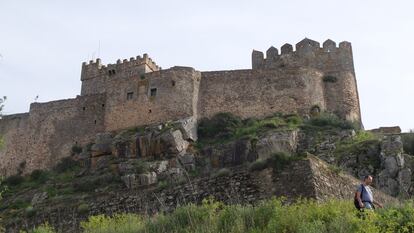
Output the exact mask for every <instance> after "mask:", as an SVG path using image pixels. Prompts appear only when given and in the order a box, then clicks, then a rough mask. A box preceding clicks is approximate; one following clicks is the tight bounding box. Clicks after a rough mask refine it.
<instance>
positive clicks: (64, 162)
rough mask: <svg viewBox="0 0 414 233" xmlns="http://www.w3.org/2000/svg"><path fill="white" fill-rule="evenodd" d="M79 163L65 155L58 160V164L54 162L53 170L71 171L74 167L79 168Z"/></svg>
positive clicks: (60, 171)
mask: <svg viewBox="0 0 414 233" xmlns="http://www.w3.org/2000/svg"><path fill="white" fill-rule="evenodd" d="M79 166H80V163H79V162H78V161H75V160H73V159H72V158H70V157H66V158H63V159H61V160H60V162H59V163H58V164H56V166H55V168H54V170H55V171H56V172H58V173H63V172H66V171H73V170H75V168H79Z"/></svg>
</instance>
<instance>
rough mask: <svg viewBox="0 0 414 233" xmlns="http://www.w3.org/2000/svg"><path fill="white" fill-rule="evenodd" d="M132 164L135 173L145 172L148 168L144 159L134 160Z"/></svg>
mask: <svg viewBox="0 0 414 233" xmlns="http://www.w3.org/2000/svg"><path fill="white" fill-rule="evenodd" d="M133 165H134V168H135V173H137V174H144V173H147V172H148V171H149V169H150V167H149V165H148V163H147V162H145V161H142V160H141V159H138V160H136V161H134V163H133Z"/></svg>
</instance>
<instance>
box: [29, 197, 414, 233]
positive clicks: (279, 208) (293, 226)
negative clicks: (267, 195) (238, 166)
mask: <svg viewBox="0 0 414 233" xmlns="http://www.w3.org/2000/svg"><path fill="white" fill-rule="evenodd" d="M283 203H284V200H283V199H272V200H267V201H264V202H261V203H259V204H257V205H255V206H251V205H246V206H242V205H224V204H222V203H220V202H215V201H211V200H210V201H207V200H204V201H203V204H202V205H200V206H196V205H193V204H190V205H186V206H182V207H179V208H177V209H176V210H175V211H174V212H172V213H170V214H158V215H156V216H154V217H144V216H140V215H135V214H117V215H114V216H113V217H107V216H104V215H98V216H91V217H89V219H88V220H87V221H84V222H82V223H81V227H82V229H83V232H85V233H86V232H87V233H98V232H99V233H112V232H114V233H115V232H124V233H133V232H134V233H144V232H145V233H164V232H171V233H181V232H182V233H187V232H188V233H190V232H198V233H213V232H214V233H216V232H217V233H244V232H246V233H273V232H289V233H312V232H315V233H316V232H317V233H328V232H335V233H336V232H338V233H348V232H349V233H354V232H357V233H358V232H360V233H362V232H364V233H378V232H384V233H386V232H413V231H414V205H413V202H406V203H404V204H403V205H400V206H390V207H386V208H384V209H378V210H376V211H375V212H374V211H365V212H362V213H361V212H358V211H357V210H356V209H355V207H354V206H353V203H352V200H347V201H340V200H331V201H328V202H325V203H318V202H316V201H312V200H299V201H297V202H295V203H292V204H290V205H286V204H283ZM42 227H44V226H42ZM49 230H50V229H49ZM37 232H50V231H37Z"/></svg>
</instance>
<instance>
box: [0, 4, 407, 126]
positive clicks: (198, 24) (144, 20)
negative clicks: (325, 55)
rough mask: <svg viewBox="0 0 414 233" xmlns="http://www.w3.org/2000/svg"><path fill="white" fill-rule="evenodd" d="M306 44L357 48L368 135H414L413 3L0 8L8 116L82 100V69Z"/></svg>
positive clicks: (202, 63)
mask: <svg viewBox="0 0 414 233" xmlns="http://www.w3.org/2000/svg"><path fill="white" fill-rule="evenodd" d="M304 37H308V38H311V39H314V40H317V41H319V42H321V43H322V42H323V41H325V40H326V39H328V38H330V39H333V40H334V41H336V42H337V43H338V42H340V41H343V40H346V41H350V42H351V43H352V46H353V53H354V62H355V70H356V75H357V81H358V87H359V95H360V100H361V110H362V118H363V123H364V125H365V128H366V129H370V128H375V127H379V126H393V125H400V126H401V127H402V129H403V130H404V131H407V130H409V129H412V128H414V121H413V120H412V119H411V117H412V116H414V107H413V105H412V104H413V101H414V64H413V62H414V59H413V55H414V46H413V45H412V41H413V38H414V2H413V1H408V0H407V1H401V0H400V1H397V0H393V1H381V0H375V1H374V0H347V1H343V0H342V1H337V0H313V1H306V0H302V1H298V0H289V1H277V0H273V1H271V0H269V1H263V0H255V1H251V0H250V1H244V0H234V1H233V0H229V1H225V0H221V1H218V0H208V1H197V0H188V1H183V0H174V1H171V0H170V1H168V0H165V1H160V0H156V1H154V0H146V1H141V0H139V1H118V0H116V1H115V0H111V1H104V0H101V1H87V0H82V1H81V0H70V1H59V0H50V1H46V0H44V1H42V0H38V1H33V0H27V1H21V0H13V1H11V0H9V1H7V0H0V54H1V56H0V96H3V95H6V96H7V97H8V100H7V102H6V108H5V113H6V114H12V113H19V112H27V111H28V110H29V104H30V103H31V102H34V99H35V97H36V96H37V95H39V99H38V101H39V102H46V101H51V100H57V99H65V98H74V97H75V96H76V95H78V94H80V85H81V83H80V69H81V63H82V62H83V61H88V60H89V59H91V58H97V57H100V58H102V60H103V63H105V64H106V63H115V62H116V60H117V59H118V58H120V59H123V58H128V59H129V57H132V56H137V55H142V54H143V53H148V54H149V56H150V57H151V58H153V60H155V61H156V62H157V64H159V65H160V66H162V67H163V68H164V69H165V68H168V67H171V66H174V65H182V66H191V67H194V68H195V69H197V70H201V71H206V70H228V69H246V68H250V67H251V62H250V61H251V57H250V55H251V51H252V49H258V50H261V51H263V52H265V51H266V50H267V48H269V47H270V46H272V45H273V46H275V47H277V48H280V46H281V45H283V44H284V43H286V42H287V43H291V44H296V43H297V42H299V41H300V40H301V39H303V38H304Z"/></svg>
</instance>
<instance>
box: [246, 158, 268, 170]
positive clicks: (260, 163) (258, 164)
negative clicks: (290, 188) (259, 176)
mask: <svg viewBox="0 0 414 233" xmlns="http://www.w3.org/2000/svg"><path fill="white" fill-rule="evenodd" d="M267 166H268V161H267V160H256V161H254V162H253V163H251V164H250V166H249V171H261V170H263V169H265V168H267Z"/></svg>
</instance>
